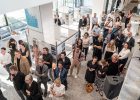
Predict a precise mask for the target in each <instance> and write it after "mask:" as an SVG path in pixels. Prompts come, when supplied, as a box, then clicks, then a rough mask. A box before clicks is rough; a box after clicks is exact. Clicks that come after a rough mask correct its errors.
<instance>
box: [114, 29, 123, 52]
mask: <svg viewBox="0 0 140 100" xmlns="http://www.w3.org/2000/svg"><path fill="white" fill-rule="evenodd" d="M115 41H116V42H115V45H116V49H117V48H118V54H119V52H120V51H121V50H122V43H123V41H124V35H123V34H122V30H121V29H120V30H119V32H118V35H117V37H116V40H115Z"/></svg>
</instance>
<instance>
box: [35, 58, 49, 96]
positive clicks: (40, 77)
mask: <svg viewBox="0 0 140 100" xmlns="http://www.w3.org/2000/svg"><path fill="white" fill-rule="evenodd" d="M43 62H44V60H43V59H41V58H40V59H39V61H38V65H37V66H36V73H35V75H36V76H37V83H38V87H39V89H40V92H42V90H41V83H43V85H44V87H45V91H44V97H46V96H47V81H48V66H47V65H46V64H44V63H43ZM42 94H43V92H42Z"/></svg>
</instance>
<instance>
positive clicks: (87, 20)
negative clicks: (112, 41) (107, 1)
mask: <svg viewBox="0 0 140 100" xmlns="http://www.w3.org/2000/svg"><path fill="white" fill-rule="evenodd" d="M85 20H86V22H87V25H90V17H89V14H87V17H86V18H85Z"/></svg>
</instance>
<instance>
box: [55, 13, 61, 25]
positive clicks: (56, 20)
mask: <svg viewBox="0 0 140 100" xmlns="http://www.w3.org/2000/svg"><path fill="white" fill-rule="evenodd" d="M55 24H57V25H58V26H61V21H60V19H59V15H57V19H55Z"/></svg>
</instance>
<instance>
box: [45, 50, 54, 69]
mask: <svg viewBox="0 0 140 100" xmlns="http://www.w3.org/2000/svg"><path fill="white" fill-rule="evenodd" d="M43 59H44V61H46V62H50V64H46V63H44V64H45V65H47V66H48V69H50V68H52V62H53V57H52V55H51V54H50V53H48V54H43Z"/></svg>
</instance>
